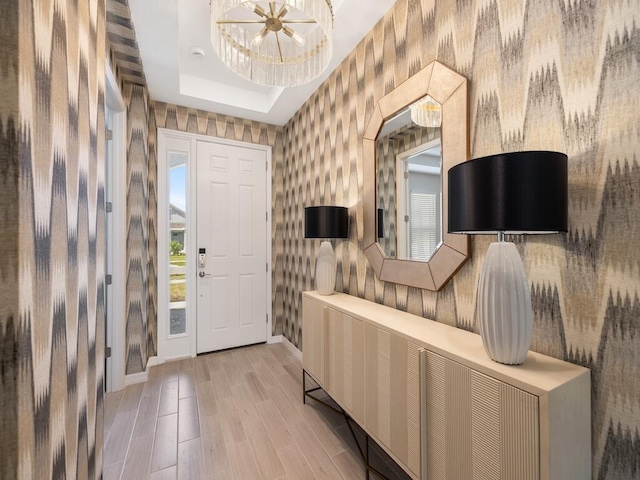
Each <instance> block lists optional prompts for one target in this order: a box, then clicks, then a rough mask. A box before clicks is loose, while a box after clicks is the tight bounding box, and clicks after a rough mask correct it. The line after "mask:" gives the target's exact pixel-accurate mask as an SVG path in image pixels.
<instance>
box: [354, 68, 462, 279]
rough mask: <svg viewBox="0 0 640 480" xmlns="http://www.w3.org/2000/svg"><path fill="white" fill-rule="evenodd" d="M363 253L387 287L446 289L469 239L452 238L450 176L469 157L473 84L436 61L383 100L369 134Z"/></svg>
mask: <svg viewBox="0 0 640 480" xmlns="http://www.w3.org/2000/svg"><path fill="white" fill-rule="evenodd" d="M363 151H364V156H365V157H364V176H365V178H364V199H363V203H364V234H365V255H366V256H367V258H368V259H369V262H370V263H371V265H372V267H373V269H374V271H375V272H376V275H377V276H378V277H379V278H380V279H381V280H384V281H388V282H394V283H400V284H403V285H409V286H414V287H418V288H424V289H427V290H440V289H441V288H442V287H443V286H444V285H445V284H446V282H447V281H448V280H449V279H450V278H451V277H452V276H453V275H454V274H455V272H456V271H457V270H458V269H459V268H460V267H461V266H462V264H463V263H464V262H465V261H466V259H467V257H468V253H469V239H468V237H467V236H466V235H454V234H449V233H447V221H446V219H447V205H446V198H447V189H446V186H447V180H448V179H447V171H448V170H449V169H450V168H451V167H452V166H454V165H457V164H458V163H461V162H464V161H466V160H467V159H468V158H469V129H468V82H467V80H466V78H464V77H463V76H462V75H460V74H458V73H456V72H454V71H453V70H451V69H449V68H448V67H446V66H444V65H443V64H441V63H439V62H437V61H434V62H432V63H430V64H429V65H427V66H426V67H425V68H424V69H422V70H421V71H419V72H418V73H416V74H415V75H414V76H412V77H411V78H410V79H408V80H407V81H406V82H404V83H402V84H401V85H399V86H398V87H396V88H395V89H394V90H393V91H391V92H390V93H388V94H387V95H385V96H384V97H383V98H381V99H380V101H379V102H378V104H377V106H376V108H375V110H374V112H373V114H372V116H371V118H370V120H369V124H368V126H367V129H366V130H365V135H364V140H363Z"/></svg>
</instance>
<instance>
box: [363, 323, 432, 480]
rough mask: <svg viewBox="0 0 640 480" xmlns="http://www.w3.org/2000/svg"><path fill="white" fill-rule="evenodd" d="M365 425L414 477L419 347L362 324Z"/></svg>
mask: <svg viewBox="0 0 640 480" xmlns="http://www.w3.org/2000/svg"><path fill="white" fill-rule="evenodd" d="M365 389H366V392H365V425H366V427H367V429H368V430H369V431H370V432H371V434H372V435H373V436H374V437H375V438H376V440H377V441H378V442H379V443H381V444H383V445H384V446H385V447H387V449H388V450H389V451H390V452H391V453H392V454H393V455H394V456H395V457H396V460H397V461H398V462H399V463H400V465H401V466H402V467H403V468H404V469H405V470H406V471H407V473H410V474H411V475H412V477H413V478H419V477H420V466H421V462H420V452H421V448H420V441H421V440H420V422H421V418H420V348H419V347H418V346H417V345H414V344H413V343H411V342H408V341H407V340H405V339H403V338H402V337H399V336H397V335H393V334H391V333H389V332H386V331H384V330H381V329H379V328H377V327H374V326H372V325H368V324H367V325H365Z"/></svg>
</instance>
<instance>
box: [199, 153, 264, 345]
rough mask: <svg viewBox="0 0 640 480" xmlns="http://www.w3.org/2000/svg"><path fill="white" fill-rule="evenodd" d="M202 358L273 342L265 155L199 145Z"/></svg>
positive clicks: (200, 342) (200, 332)
mask: <svg viewBox="0 0 640 480" xmlns="http://www.w3.org/2000/svg"><path fill="white" fill-rule="evenodd" d="M197 143H198V146H197V169H198V172H197V173H198V180H197V189H198V190H197V197H198V207H197V243H198V249H199V251H200V249H205V255H206V262H205V265H204V267H202V268H201V267H200V266H199V268H198V273H199V276H198V279H197V282H198V296H197V310H198V335H197V351H198V353H202V352H209V351H214V350H220V349H224V348H231V347H237V346H241V345H249V344H252V343H258V342H264V341H266V339H267V328H266V320H267V317H266V315H267V306H266V302H267V291H266V289H267V272H266V269H265V266H266V264H267V233H266V224H267V221H266V216H265V212H266V209H267V208H268V207H267V205H270V202H269V199H267V198H266V181H267V178H266V161H267V154H266V152H265V151H264V150H255V149H252V148H248V147H239V146H234V145H224V144H218V143H210V142H201V141H198V142H197Z"/></svg>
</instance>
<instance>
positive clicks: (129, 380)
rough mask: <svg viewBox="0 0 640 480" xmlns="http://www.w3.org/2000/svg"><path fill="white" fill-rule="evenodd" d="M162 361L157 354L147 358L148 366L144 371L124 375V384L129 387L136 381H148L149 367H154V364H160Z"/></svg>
mask: <svg viewBox="0 0 640 480" xmlns="http://www.w3.org/2000/svg"><path fill="white" fill-rule="evenodd" d="M161 363H164V362H161V361H159V360H158V357H157V356H154V357H149V358H148V359H147V368H146V370H145V371H144V372H139V373H132V374H131V375H125V376H124V386H125V387H127V386H129V385H134V384H136V383H144V382H146V381H147V378H148V375H147V373H148V372H149V368H150V367H153V366H154V365H160V364H161Z"/></svg>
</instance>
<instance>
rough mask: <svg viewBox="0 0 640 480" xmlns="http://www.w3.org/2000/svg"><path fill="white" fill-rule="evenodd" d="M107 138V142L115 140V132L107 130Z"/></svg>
mask: <svg viewBox="0 0 640 480" xmlns="http://www.w3.org/2000/svg"><path fill="white" fill-rule="evenodd" d="M106 137H107V140H113V131H112V130H109V129H108V128H107V133H106Z"/></svg>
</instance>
